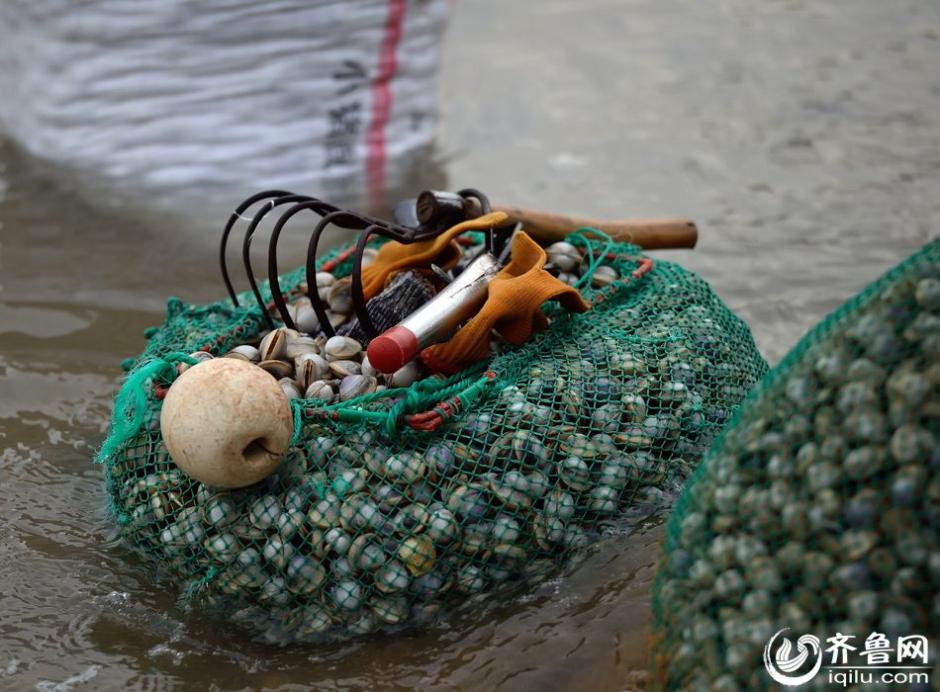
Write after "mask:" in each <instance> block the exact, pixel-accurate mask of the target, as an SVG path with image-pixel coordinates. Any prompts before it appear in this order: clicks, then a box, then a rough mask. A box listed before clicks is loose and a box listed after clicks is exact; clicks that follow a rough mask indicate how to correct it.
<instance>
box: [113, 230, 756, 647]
mask: <svg viewBox="0 0 940 692" xmlns="http://www.w3.org/2000/svg"><path fill="white" fill-rule="evenodd" d="M570 240H571V242H575V243H579V244H580V245H581V246H585V245H586V244H587V245H589V246H590V249H592V250H596V251H598V252H599V253H600V256H601V257H603V258H605V259H604V260H603V263H605V264H609V265H610V266H613V267H615V268H616V269H617V270H618V272H619V275H620V276H621V277H634V272H636V275H635V277H634V278H628V280H627V281H625V282H619V283H615V284H613V285H610V286H607V287H606V288H604V289H597V290H595V289H592V288H590V286H589V285H588V286H586V287H584V288H583V289H582V290H583V294H584V295H585V297H586V299H587V300H588V301H590V302H592V303H594V307H593V309H592V310H590V311H588V312H586V313H583V314H580V315H573V316H569V315H567V314H566V313H563V312H561V311H560V310H553V309H552V308H551V306H547V307H546V313H547V314H549V315H550V317H551V319H552V323H551V327H550V328H549V329H548V330H547V331H544V332H541V333H539V334H537V335H536V336H535V337H534V338H533V339H531V340H530V341H529V342H527V343H526V344H524V345H522V346H520V347H507V348H506V349H505V350H503V351H502V352H500V353H499V354H497V355H495V356H493V357H491V358H490V359H489V361H488V362H485V363H481V364H480V365H479V366H478V367H473V368H470V369H469V370H467V371H464V372H461V373H459V374H458V375H456V376H453V377H451V378H449V379H447V380H442V379H440V378H437V377H431V378H426V379H424V380H419V381H418V382H416V383H415V384H414V385H412V386H411V387H409V388H407V389H395V390H387V391H384V392H381V393H374V394H370V395H367V396H365V397H360V398H359V399H354V400H351V401H347V402H343V403H339V404H330V405H326V406H325V405H323V404H322V403H320V402H316V401H314V400H312V399H308V400H297V401H295V402H294V403H293V405H294V410H295V415H296V420H297V422H298V423H299V425H297V426H295V428H296V432H295V444H294V445H293V447H292V449H291V451H290V453H289V454H288V456H287V457H286V459H285V461H284V462H283V463H282V465H281V467H280V468H279V469H278V471H277V472H276V473H275V474H274V475H272V476H271V477H269V478H268V479H266V480H265V481H263V482H261V483H259V484H257V485H255V486H252V487H250V488H245V489H242V490H237V491H217V490H213V489H211V488H208V487H205V486H203V485H202V484H200V483H198V482H196V481H193V480H191V479H189V478H187V477H186V476H184V475H182V473H181V472H180V471H179V470H178V469H177V468H176V467H175V465H174V464H173V462H172V460H171V459H170V458H169V457H168V453H167V451H166V449H165V447H164V445H163V443H162V440H161V437H160V430H159V413H160V405H161V399H160V396H159V393H160V391H161V387H163V391H165V385H167V384H170V383H171V382H172V380H173V378H174V377H175V376H176V369H175V363H176V362H178V361H179V360H180V359H185V356H184V355H183V354H186V353H189V352H191V351H194V350H197V349H207V350H210V351H211V352H213V353H215V354H217V355H218V354H222V353H225V352H226V351H227V350H229V349H231V348H232V347H234V346H235V345H237V344H240V343H248V342H256V341H257V340H258V339H259V337H260V335H261V328H262V327H261V325H262V321H261V313H260V311H259V310H258V309H257V308H247V307H242V308H237V309H236V308H233V307H232V304H231V303H230V302H229V301H223V302H219V303H214V304H211V305H206V306H201V307H187V306H185V305H183V304H182V303H181V302H179V301H178V300H175V299H171V301H170V306H169V314H168V316H167V320H166V323H165V324H164V325H163V326H162V327H160V328H158V329H155V330H153V331H151V332H150V333H149V336H150V342H149V345H148V346H147V349H146V350H145V352H144V354H143V355H142V356H141V357H140V358H139V359H138V360H136V361H129V362H128V363H127V367H128V369H129V370H130V372H129V374H128V377H127V380H126V381H125V383H124V385H123V387H122V389H121V391H120V392H119V394H118V396H117V399H116V401H115V412H114V419H113V422H112V427H111V431H110V434H109V436H108V439H107V440H106V441H105V444H104V446H103V448H102V450H101V453H100V454H99V460H100V461H103V462H104V464H105V467H106V481H107V488H108V491H109V494H110V499H111V503H112V508H113V511H114V514H115V516H116V518H117V521H118V522H119V523H120V525H121V526H122V527H123V532H124V535H125V536H126V537H127V539H129V541H130V542H131V543H132V544H134V545H136V546H138V547H139V548H140V549H141V550H142V551H143V552H144V553H145V554H146V555H147V556H149V557H150V558H152V560H153V562H154V563H155V564H156V565H158V566H159V567H160V568H162V569H164V570H165V571H166V573H167V576H166V578H165V579H164V580H163V581H165V582H166V581H175V582H176V583H178V584H179V587H180V591H181V593H184V594H186V595H187V596H188V597H189V598H190V599H191V600H192V601H195V602H197V603H198V604H200V605H201V606H203V607H208V608H209V609H210V610H214V611H216V612H218V613H220V614H221V615H222V616H225V617H229V618H231V619H232V620H234V621H236V622H239V623H242V624H244V625H246V626H247V627H249V628H250V629H252V630H253V631H254V632H256V633H257V634H258V635H260V636H261V637H262V638H263V639H265V640H268V641H272V642H294V641H307V640H312V639H319V638H324V637H326V638H333V637H335V638H342V637H348V636H353V635H357V634H363V633H367V632H371V631H373V630H376V629H380V628H384V627H390V626H395V625H401V624H403V623H408V622H415V621H421V619H422V618H423V617H428V616H433V615H434V614H435V613H440V612H443V611H444V610H445V609H447V608H451V607H452V606H456V604H460V603H473V601H474V597H476V598H478V599H479V598H482V596H477V595H478V594H487V593H489V594H491V593H492V592H493V590H495V589H499V588H502V587H504V585H514V586H516V587H518V586H519V585H520V584H522V585H524V584H525V583H526V581H527V580H537V579H541V578H544V577H545V576H548V575H550V574H552V572H553V571H554V570H556V568H557V567H558V566H559V565H561V564H562V563H563V562H564V561H565V560H566V559H567V558H570V557H571V556H572V555H575V554H577V553H579V552H580V551H583V550H584V549H585V548H587V546H589V545H590V544H591V543H592V541H593V540H594V539H595V538H596V537H597V536H599V535H600V534H601V532H603V531H605V530H606V529H608V528H609V527H612V526H615V525H616V522H617V519H618V516H619V515H621V514H622V512H623V511H624V510H625V508H628V507H630V506H632V505H633V504H634V503H636V502H639V501H640V500H643V501H649V502H653V503H654V504H655V505H657V506H662V505H663V503H664V502H665V501H666V499H667V498H668V497H669V495H670V493H671V494H672V496H673V497H674V495H675V493H676V491H677V489H678V487H679V486H680V485H681V483H682V482H683V481H684V479H685V478H687V477H688V475H689V474H690V473H691V471H692V469H693V468H694V467H695V466H696V464H697V462H698V461H699V459H700V458H701V456H702V454H703V453H704V451H705V450H706V449H707V448H708V447H709V445H710V444H711V442H712V440H713V439H714V437H715V436H716V434H717V433H718V431H719V430H720V429H721V428H722V427H723V426H724V425H725V423H726V422H727V421H728V420H729V419H730V417H731V414H732V412H733V411H734V409H735V407H736V406H737V405H738V403H739V402H740V401H741V400H742V399H743V397H744V396H745V394H746V393H747V391H748V390H749V388H750V387H751V386H752V385H753V384H754V383H756V382H757V381H758V380H759V379H760V377H761V376H762V375H763V374H764V372H765V371H766V364H765V362H764V361H763V359H762V358H761V356H760V354H759V353H758V351H757V349H756V347H755V345H754V342H753V339H752V337H751V333H750V331H749V330H748V328H747V327H746V325H745V324H744V323H743V322H741V320H740V319H738V318H737V317H736V316H735V315H734V314H733V313H732V312H731V311H730V310H729V309H728V308H727V307H726V306H725V305H724V304H723V303H722V302H721V300H720V299H719V298H718V297H717V296H716V295H715V294H714V293H713V292H712V291H711V289H710V288H709V287H708V285H707V284H706V283H705V282H704V281H703V280H702V279H701V278H699V277H698V276H696V275H695V274H692V273H690V272H688V271H686V270H684V269H682V268H680V267H678V266H676V265H675V264H671V263H669V262H665V261H660V260H656V261H655V262H653V263H652V266H651V268H650V267H649V260H648V259H647V258H645V257H643V256H642V255H641V254H640V250H639V248H636V247H633V246H627V245H615V244H611V243H606V244H605V243H597V242H594V241H588V240H586V239H585V238H584V237H582V236H576V237H571V238H570ZM647 269H648V271H646V270H647ZM348 271H349V267H348V265H347V266H345V267H340V268H338V269H337V270H336V273H337V274H338V275H341V274H343V273H344V272H345V273H348ZM300 280H301V274H300V273H299V272H294V273H291V274H289V275H286V276H284V277H282V281H281V285H282V286H283V287H285V288H286V289H294V288H296V287H297V285H298V283H299V282H300ZM582 283H583V284H584V283H587V284H589V283H590V277H586V278H585V279H584V280H582ZM251 302H252V301H251V300H250V299H249V298H247V297H246V299H245V300H244V301H243V304H246V305H247V304H250V303H251ZM445 401H446V402H448V404H449V406H450V409H449V410H450V412H451V413H452V415H451V416H450V418H449V420H447V421H446V423H445V424H444V425H442V426H441V427H439V428H438V429H437V430H435V431H433V432H427V431H418V430H414V429H412V428H411V427H409V426H408V425H407V424H406V423H405V422H404V421H405V416H406V415H407V414H414V413H418V412H422V411H428V410H432V409H434V408H435V407H438V408H439V409H440V410H446V408H445V407H440V406H438V404H439V403H440V402H445ZM507 588H508V587H507Z"/></svg>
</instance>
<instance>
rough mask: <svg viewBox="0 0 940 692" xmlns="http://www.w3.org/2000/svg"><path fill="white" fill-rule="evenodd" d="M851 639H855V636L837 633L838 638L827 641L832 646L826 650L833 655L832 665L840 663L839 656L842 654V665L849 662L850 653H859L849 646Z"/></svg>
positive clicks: (829, 638) (830, 638) (827, 639)
mask: <svg viewBox="0 0 940 692" xmlns="http://www.w3.org/2000/svg"><path fill="white" fill-rule="evenodd" d="M849 639H855V635H854V634H842V633H841V632H836V636H834V637H827V638H826V641H827V642H831V643H832V646H830V647H829V648H827V649H826V653H831V654H832V665H836V664H837V663H839V654H840V653H841V654H842V663H848V662H849V652H850V651H858V649H857V648H856V647H854V646H852V645H851V644H849Z"/></svg>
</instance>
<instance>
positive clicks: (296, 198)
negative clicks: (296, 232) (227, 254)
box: [242, 194, 313, 329]
mask: <svg viewBox="0 0 940 692" xmlns="http://www.w3.org/2000/svg"><path fill="white" fill-rule="evenodd" d="M312 199H313V197H309V196H308V195H293V194H290V195H283V196H281V197H277V198H275V199H272V200H270V201H269V202H268V203H267V204H266V205H265V206H263V207H262V208H261V209H259V210H258V213H256V214H255V216H254V218H253V219H252V220H251V223H249V224H248V229H247V230H246V231H245V237H244V239H243V240H242V262H243V263H244V265H245V274H246V275H247V276H248V283H249V285H250V286H251V292H252V293H253V294H254V296H255V302H257V304H258V308H259V309H260V310H261V314H262V315H263V316H264V321H265V322H266V323H267V325H268V329H274V327H275V325H274V320H272V319H271V315H270V313H269V312H268V308H267V304H266V303H265V302H264V298H262V296H261V290H260V289H259V288H258V282H257V281H256V280H255V272H254V269H253V268H252V266H251V240H252V238H253V237H254V234H255V231H256V230H257V229H258V224H260V223H261V220H262V219H264V217H265V216H267V215H268V214H269V213H270V212H272V211H273V210H274V208H275V207H278V206H280V205H282V204H294V203H297V202H306V201H309V200H312Z"/></svg>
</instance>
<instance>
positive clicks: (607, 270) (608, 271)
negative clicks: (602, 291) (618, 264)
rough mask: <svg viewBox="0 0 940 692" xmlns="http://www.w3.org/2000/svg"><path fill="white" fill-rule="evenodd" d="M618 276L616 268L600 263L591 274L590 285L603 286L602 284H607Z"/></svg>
mask: <svg viewBox="0 0 940 692" xmlns="http://www.w3.org/2000/svg"><path fill="white" fill-rule="evenodd" d="M619 278H620V274H618V273H617V270H616V269H614V268H613V267H610V266H608V265H606V264H602V265H601V266H599V267H598V268H597V269H595V270H594V273H593V274H592V275H591V285H592V286H593V287H594V288H603V287H604V286H609V285H610V284H612V283H613V282H614V281H616V280H617V279H619Z"/></svg>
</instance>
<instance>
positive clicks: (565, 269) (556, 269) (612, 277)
mask: <svg viewBox="0 0 940 692" xmlns="http://www.w3.org/2000/svg"><path fill="white" fill-rule="evenodd" d="M545 254H546V255H547V256H548V261H547V262H546V263H545V270H546V271H548V272H549V273H551V274H553V275H555V276H556V277H557V278H558V280H559V281H561V282H562V283H566V284H568V285H569V286H575V285H577V283H578V282H579V281H580V280H581V276H582V275H583V274H584V271H585V269H586V264H587V262H586V259H587V257H588V255H587V254H586V253H584V252H583V251H581V250H580V249H578V248H577V247H575V246H574V245H572V244H571V243H569V242H566V241H564V240H561V241H558V242H557V243H552V244H551V245H549V246H548V247H547V248H545ZM618 278H620V274H619V273H618V272H617V270H616V269H615V268H614V267H612V266H610V265H608V264H602V265H600V266H599V267H596V268H595V269H594V273H593V274H591V286H593V287H594V288H603V287H604V286H607V285H609V284H611V283H613V282H614V281H616V280H617V279H618Z"/></svg>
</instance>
